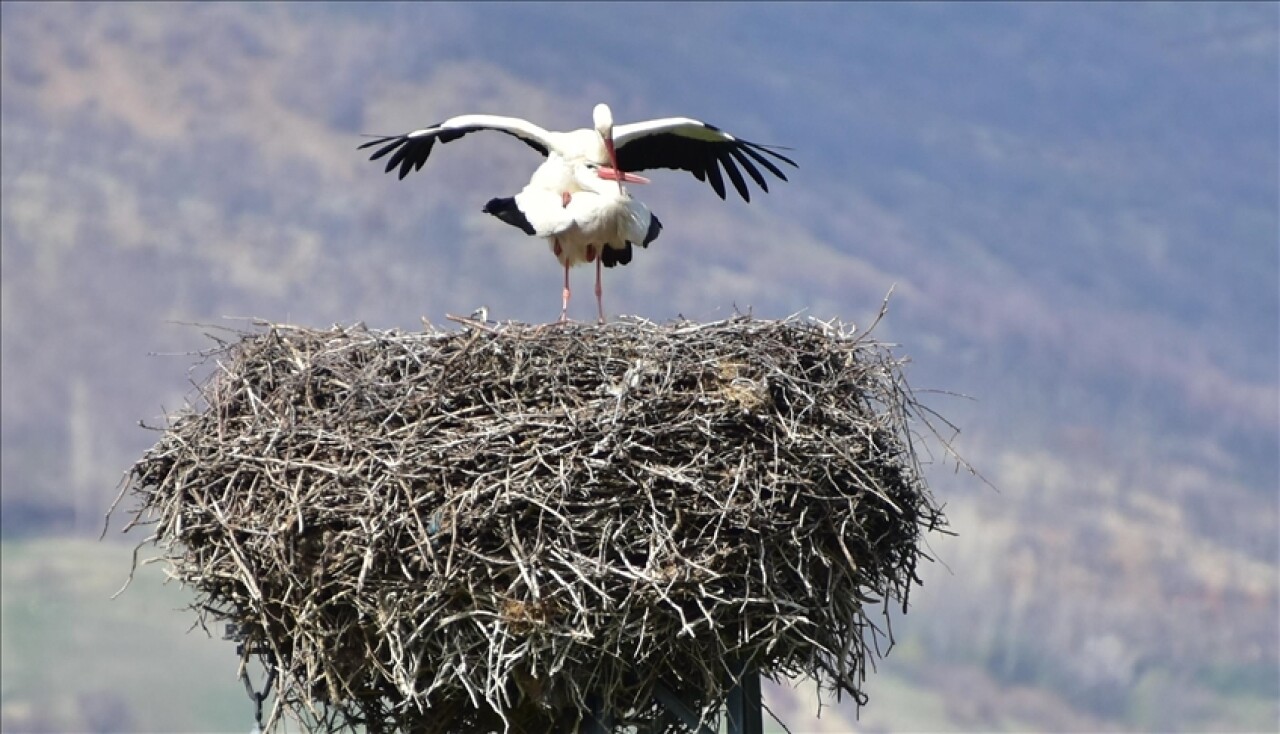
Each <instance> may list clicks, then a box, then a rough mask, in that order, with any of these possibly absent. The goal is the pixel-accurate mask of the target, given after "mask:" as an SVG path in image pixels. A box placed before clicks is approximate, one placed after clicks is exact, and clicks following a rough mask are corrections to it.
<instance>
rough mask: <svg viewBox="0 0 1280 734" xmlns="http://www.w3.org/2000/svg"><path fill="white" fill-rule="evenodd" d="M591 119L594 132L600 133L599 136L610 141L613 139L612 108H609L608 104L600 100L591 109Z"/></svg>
mask: <svg viewBox="0 0 1280 734" xmlns="http://www.w3.org/2000/svg"><path fill="white" fill-rule="evenodd" d="M591 121H592V122H594V123H595V125H596V132H598V133H600V137H601V138H603V139H605V140H608V141H612V140H613V110H611V109H609V105H607V104H605V103H604V102H601V103H600V104H598V105H596V108H595V109H594V110H591Z"/></svg>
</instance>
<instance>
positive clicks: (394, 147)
mask: <svg viewBox="0 0 1280 734" xmlns="http://www.w3.org/2000/svg"><path fill="white" fill-rule="evenodd" d="M441 124H443V123H436V124H435V125H432V126H431V127H438V126H439V125H441ZM428 129H430V128H428ZM478 130H493V131H495V132H500V133H506V134H507V135H510V136H511V137H513V138H516V139H518V140H520V141H521V142H523V143H524V144H525V145H528V146H529V147H530V148H533V149H534V150H536V151H538V152H539V153H541V154H542V155H544V156H545V155H546V154H547V148H546V146H544V145H542V144H541V143H539V142H538V141H536V140H530V139H529V138H526V137H522V136H520V135H517V134H516V133H514V132H511V131H510V130H503V129H501V128H496V127H485V126H483V125H473V126H470V127H457V128H447V129H444V130H437V131H435V132H433V133H428V134H425V135H416V136H413V137H410V136H409V135H390V136H386V137H381V138H375V139H373V140H370V141H369V142H367V143H364V144H362V145H360V146H359V147H358V148H356V150H364V149H365V148H371V147H373V146H375V145H381V146H382V147H381V148H378V149H377V150H376V151H374V152H373V155H371V156H369V160H371V161H376V160H378V159H379V158H382V157H383V156H385V155H387V154H388V153H392V151H394V153H392V155H391V157H390V158H388V159H387V167H386V168H385V169H383V172H384V173H391V171H392V170H394V169H396V168H397V167H399V169H400V178H404V177H405V176H407V175H408V174H409V171H421V170H422V166H423V165H425V164H426V162H427V158H428V157H429V156H430V155H431V149H432V148H433V147H435V144H436V141H439V142H441V143H449V142H452V141H454V140H457V139H458V138H460V137H462V136H463V135H466V134H468V133H473V132H476V131H478Z"/></svg>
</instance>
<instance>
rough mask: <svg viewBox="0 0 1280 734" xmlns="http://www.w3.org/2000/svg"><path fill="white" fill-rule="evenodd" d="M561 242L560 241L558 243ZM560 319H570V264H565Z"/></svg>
mask: <svg viewBox="0 0 1280 734" xmlns="http://www.w3.org/2000/svg"><path fill="white" fill-rule="evenodd" d="M557 244H559V243H557ZM560 320H561V321H568V320H569V264H568V263H565V266H564V293H563V294H562V298H561V300H560Z"/></svg>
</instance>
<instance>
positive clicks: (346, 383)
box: [126, 317, 943, 732]
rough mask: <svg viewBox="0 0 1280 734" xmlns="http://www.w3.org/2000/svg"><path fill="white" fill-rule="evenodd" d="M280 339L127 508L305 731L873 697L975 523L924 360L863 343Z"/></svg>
mask: <svg viewBox="0 0 1280 734" xmlns="http://www.w3.org/2000/svg"><path fill="white" fill-rule="evenodd" d="M263 326H264V328H263V329H261V330H258V331H255V332H253V333H242V334H238V341H234V342H231V341H223V342H221V346H220V347H219V348H218V349H215V350H213V351H212V352H211V353H212V355H213V357H214V358H215V359H216V363H215V364H216V370H215V372H214V374H213V376H212V377H211V378H210V379H209V381H208V382H207V383H205V384H204V386H203V387H201V388H200V398H201V399H200V400H199V401H197V404H196V405H193V406H191V407H189V408H187V409H185V410H183V411H181V412H180V413H178V414H177V415H175V416H173V417H172V418H171V420H170V426H169V427H168V428H167V429H164V431H163V435H162V436H161V438H160V440H159V442H158V443H157V444H156V445H155V446H154V447H153V448H152V449H150V450H149V451H148V452H147V453H146V454H145V455H144V456H143V458H142V459H141V460H139V461H138V463H137V464H136V465H135V466H134V467H133V468H132V470H131V474H130V475H129V481H128V482H127V484H126V491H128V492H129V493H130V494H131V495H132V496H133V497H134V499H136V500H137V501H138V505H137V507H136V508H135V509H134V510H132V512H133V514H134V517H133V520H132V521H131V523H130V524H131V525H134V524H145V525H153V526H154V527H153V530H154V532H153V535H152V536H151V537H150V538H148V541H154V542H155V543H156V544H157V545H158V547H159V548H161V549H162V559H163V561H164V562H166V563H167V565H168V569H169V573H170V574H171V575H172V576H174V577H176V578H177V579H180V580H181V581H182V582H184V583H185V584H188V585H190V586H191V587H193V588H194V590H195V591H196V594H197V600H196V602H195V604H194V605H193V608H194V609H196V610H198V611H199V612H200V613H201V615H202V616H201V619H202V621H209V620H210V619H212V620H215V621H230V622H234V623H235V624H236V625H237V626H238V628H239V629H240V631H241V634H243V635H245V637H246V639H247V641H248V643H249V644H248V645H247V647H246V648H245V649H246V651H255V650H256V651H257V652H258V654H260V655H262V657H263V658H264V660H266V661H267V663H268V664H269V665H274V666H276V668H277V670H278V672H279V674H280V681H279V688H278V689H277V706H276V707H275V710H274V712H273V714H272V720H273V721H274V720H275V719H276V717H277V716H278V715H279V714H280V713H281V712H286V713H289V714H292V715H295V716H298V717H301V718H302V719H303V720H304V721H309V722H311V725H318V726H321V727H324V728H334V727H338V726H345V725H358V724H362V725H365V726H367V727H368V728H370V729H371V730H381V729H399V730H403V731H421V732H445V731H450V732H458V731H485V730H495V729H496V730H502V729H503V728H509V729H511V730H515V731H561V730H568V729H572V728H573V727H574V726H575V725H576V724H577V723H578V722H579V721H581V719H582V713H581V712H583V711H585V710H588V709H589V708H590V707H591V706H593V705H594V706H595V707H597V708H603V709H604V710H605V711H606V712H607V713H609V714H611V715H612V716H613V717H615V720H616V721H618V722H620V723H624V724H636V725H639V726H641V727H642V730H644V729H646V728H647V729H648V730H652V731H661V730H670V731H677V730H683V727H682V725H678V724H672V723H670V722H669V721H668V720H667V719H665V718H663V717H662V716H661V708H660V707H658V706H657V705H656V704H655V703H654V698H653V696H654V692H655V687H661V688H665V689H666V690H667V691H670V692H674V693H675V694H676V695H677V696H679V697H681V698H683V699H684V700H685V701H686V702H688V703H689V705H690V706H691V707H692V708H693V709H694V710H695V711H697V712H699V713H700V714H701V715H703V716H704V717H705V719H706V720H708V721H713V720H715V717H716V713H715V712H716V711H717V706H718V705H719V704H720V702H721V701H723V700H724V696H725V695H726V693H727V690H728V686H729V685H730V684H731V680H730V676H729V671H733V670H741V669H743V668H744V667H745V668H748V669H758V670H760V671H761V672H762V673H763V674H764V675H765V676H767V677H770V678H772V679H775V680H777V679H781V678H792V677H795V676H807V677H809V678H812V679H814V680H816V681H817V683H818V684H819V686H820V687H821V688H822V689H824V690H831V689H834V690H836V691H837V692H839V691H843V692H847V693H850V694H852V695H853V696H854V697H855V698H857V699H858V700H859V701H862V699H863V696H862V693H861V690H860V686H861V683H862V682H863V680H864V678H865V665H866V663H867V662H868V661H869V660H871V656H872V654H873V653H878V652H879V649H880V641H881V639H882V638H883V637H884V636H885V634H884V631H883V630H882V629H881V628H880V627H878V626H877V625H876V623H875V617H876V616H878V614H883V613H884V612H885V611H886V609H887V607H888V605H889V604H890V603H891V601H892V602H894V603H900V604H902V605H903V608H904V609H905V606H906V602H907V596H908V593H909V590H910V587H911V585H912V584H913V583H918V582H919V579H918V577H917V576H916V565H917V563H918V562H919V560H920V559H922V558H924V557H925V556H924V554H923V550H922V548H921V540H922V533H923V532H924V531H925V530H927V529H933V528H935V527H939V526H940V525H941V524H942V522H943V517H942V513H941V511H940V508H939V507H938V506H937V504H936V503H935V502H934V500H933V498H932V496H931V495H930V493H929V491H928V489H927V487H926V485H925V483H924V480H923V478H922V476H921V473H920V471H919V466H918V462H917V457H916V455H915V450H914V449H913V446H912V436H913V430H914V429H913V424H914V423H915V421H916V420H918V419H920V418H921V417H922V414H921V412H920V406H919V405H918V404H917V403H916V401H915V399H914V398H913V397H912V394H911V392H910V391H909V390H908V388H907V386H906V383H905V381H904V378H903V375H902V370H901V362H900V361H899V360H897V359H895V358H894V357H893V356H892V355H891V353H890V351H889V349H888V347H886V346H885V345H884V344H881V343H878V342H876V341H873V340H872V339H870V338H869V337H867V336H866V335H856V334H854V332H853V330H852V329H851V328H849V327H843V326H839V325H832V324H825V323H822V322H818V321H813V320H810V321H803V320H800V319H798V318H792V319H788V320H785V321H762V320H755V319H752V318H749V317H736V318H733V319H730V320H727V321H722V322H718V323H711V324H701V325H700V324H693V323H687V322H680V323H676V324H672V325H656V324H652V323H649V322H643V321H639V320H633V321H624V322H620V323H613V324H609V325H607V326H603V327H597V326H586V325H577V324H567V325H552V326H539V327H533V326H526V325H521V324H514V323H508V324H501V325H493V324H492V323H490V324H479V323H469V324H468V325H467V327H466V328H462V329H456V330H451V331H444V330H437V329H435V328H434V327H429V328H428V329H427V330H426V331H425V332H424V333H404V332H399V331H376V330H370V329H366V328H364V327H362V326H358V327H352V328H334V329H331V330H312V329H305V328H298V327H293V326H282V325H269V324H267V325H263ZM144 542H146V541H144ZM245 654H246V656H248V654H249V652H246V653H245ZM242 662H243V661H242Z"/></svg>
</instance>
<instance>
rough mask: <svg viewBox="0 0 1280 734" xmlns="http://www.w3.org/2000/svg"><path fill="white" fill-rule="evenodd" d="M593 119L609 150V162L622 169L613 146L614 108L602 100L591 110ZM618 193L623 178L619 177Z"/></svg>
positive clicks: (620, 191)
mask: <svg viewBox="0 0 1280 734" xmlns="http://www.w3.org/2000/svg"><path fill="white" fill-rule="evenodd" d="M591 121H592V122H594V123H595V126H596V132H598V133H600V138H601V139H602V140H604V149H605V150H607V151H608V152H609V163H610V165H612V166H613V170H615V171H619V172H620V171H621V170H622V169H621V168H618V152H617V151H616V150H614V147H613V110H611V109H609V105H607V104H605V103H604V102H601V103H600V104H598V105H596V107H595V109H593V110H591ZM618 193H619V194H621V193H622V179H621V178H619V179H618Z"/></svg>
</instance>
